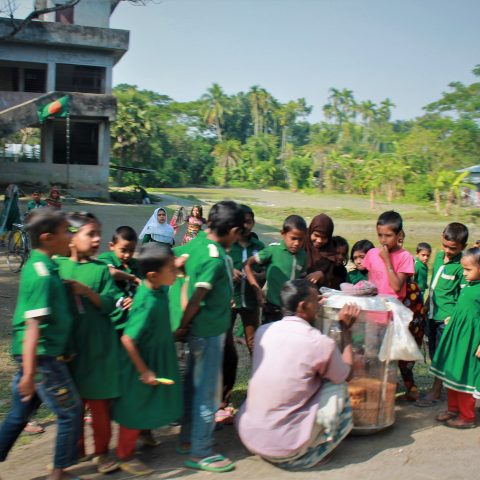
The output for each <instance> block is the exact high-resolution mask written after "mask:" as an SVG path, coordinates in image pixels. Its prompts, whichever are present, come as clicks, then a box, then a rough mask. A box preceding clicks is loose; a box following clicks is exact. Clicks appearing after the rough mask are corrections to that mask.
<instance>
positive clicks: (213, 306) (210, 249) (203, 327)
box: [185, 238, 233, 337]
mask: <svg viewBox="0 0 480 480" xmlns="http://www.w3.org/2000/svg"><path fill="white" fill-rule="evenodd" d="M192 242H193V241H192ZM192 242H190V243H192ZM187 245H188V244H187ZM185 267H186V268H185V271H186V276H187V278H186V279H185V280H186V281H187V282H188V298H191V296H192V294H193V292H194V291H195V289H197V288H199V287H201V288H205V289H207V290H208V293H207V294H206V296H205V297H204V299H203V301H202V303H201V304H200V310H199V311H198V313H197V314H196V315H195V316H194V317H193V320H192V325H191V330H190V333H191V334H192V335H194V336H196V337H214V336H217V335H221V334H222V333H225V332H226V331H227V330H228V328H229V326H230V315H231V311H230V308H231V300H232V295H233V278H232V275H233V272H232V259H231V258H230V257H229V256H228V255H227V254H226V252H225V250H224V248H223V247H222V246H221V245H220V244H219V243H217V242H214V241H213V240H210V239H208V238H204V239H203V240H200V242H198V243H197V244H196V245H195V248H194V249H192V250H189V257H188V261H187V263H186V264H185Z"/></svg>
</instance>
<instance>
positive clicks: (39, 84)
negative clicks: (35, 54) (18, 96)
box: [23, 68, 47, 93]
mask: <svg viewBox="0 0 480 480" xmlns="http://www.w3.org/2000/svg"><path fill="white" fill-rule="evenodd" d="M46 73H47V72H46V70H41V69H35V68H25V69H24V73H23V75H24V78H23V82H24V88H23V91H24V92H37V93H43V92H45V89H46V79H47V75H46Z"/></svg>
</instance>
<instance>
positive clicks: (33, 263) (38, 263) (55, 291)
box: [12, 250, 73, 357]
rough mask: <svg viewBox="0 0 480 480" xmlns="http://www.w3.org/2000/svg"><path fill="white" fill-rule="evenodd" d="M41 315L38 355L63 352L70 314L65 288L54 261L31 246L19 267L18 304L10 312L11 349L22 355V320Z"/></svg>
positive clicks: (23, 328)
mask: <svg viewBox="0 0 480 480" xmlns="http://www.w3.org/2000/svg"><path fill="white" fill-rule="evenodd" d="M29 318H38V319H40V325H39V327H40V338H39V339H38V344H37V355H49V356H53V357H56V356H59V355H63V354H64V353H66V350H67V343H68V340H69V337H70V334H71V329H72V325H73V317H72V315H71V312H70V309H69V303H68V300H67V292H66V290H65V287H64V285H63V282H62V280H61V279H60V276H59V275H58V267H57V265H56V263H55V262H54V261H53V260H52V259H51V258H50V257H48V256H47V255H45V254H44V253H42V252H40V251H38V250H32V253H31V255H30V258H29V259H28V260H27V262H26V263H25V265H24V266H23V268H22V273H21V275H20V288H19V291H18V298H17V306H16V308H15V313H14V316H13V339H12V340H13V341H12V353H13V354H14V355H22V353H23V340H24V337H25V329H26V325H25V320H26V319H29Z"/></svg>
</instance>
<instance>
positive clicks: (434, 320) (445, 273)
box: [415, 222, 468, 407]
mask: <svg viewBox="0 0 480 480" xmlns="http://www.w3.org/2000/svg"><path fill="white" fill-rule="evenodd" d="M467 241H468V228H467V227H466V226H465V225H463V224H462V223H458V222H453V223H449V224H448V225H447V226H446V227H445V229H444V230H443V233H442V237H441V242H442V250H441V251H440V252H439V253H438V254H437V256H436V257H435V260H434V262H433V269H432V279H431V282H430V291H429V296H428V320H427V337H428V353H429V356H430V359H431V360H433V359H434V358H435V352H436V349H437V347H438V343H439V342H440V339H441V337H442V335H443V331H444V329H445V325H446V322H448V320H449V318H450V317H451V316H452V313H453V309H454V308H455V305H456V303H457V301H458V297H459V296H460V291H461V288H462V285H463V283H464V280H463V268H462V265H461V259H462V251H463V250H464V249H465V246H466V245H467ZM441 393H442V381H441V379H439V378H437V377H435V379H434V381H433V386H432V389H431V391H430V392H429V393H428V395H426V397H425V398H424V399H420V400H419V401H417V402H416V403H415V405H416V406H419V407H431V406H434V405H435V404H437V403H438V402H439V401H440V395H441Z"/></svg>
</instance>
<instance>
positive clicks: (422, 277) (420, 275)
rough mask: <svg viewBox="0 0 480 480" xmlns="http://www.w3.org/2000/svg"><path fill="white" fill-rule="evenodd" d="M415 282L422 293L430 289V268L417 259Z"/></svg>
mask: <svg viewBox="0 0 480 480" xmlns="http://www.w3.org/2000/svg"><path fill="white" fill-rule="evenodd" d="M414 279H415V282H417V285H418V288H419V289H420V291H421V292H422V293H425V290H426V289H427V288H428V267H427V266H426V265H425V264H424V263H422V262H421V261H420V260H418V258H416V259H415V274H414Z"/></svg>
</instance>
